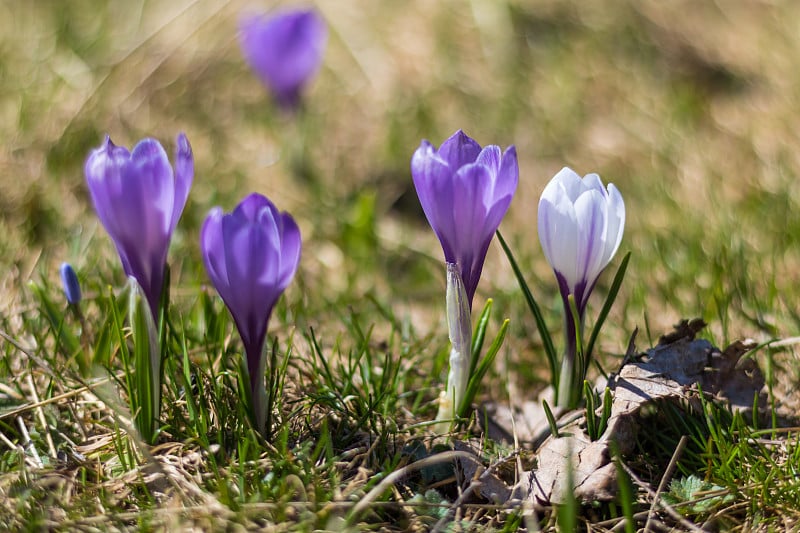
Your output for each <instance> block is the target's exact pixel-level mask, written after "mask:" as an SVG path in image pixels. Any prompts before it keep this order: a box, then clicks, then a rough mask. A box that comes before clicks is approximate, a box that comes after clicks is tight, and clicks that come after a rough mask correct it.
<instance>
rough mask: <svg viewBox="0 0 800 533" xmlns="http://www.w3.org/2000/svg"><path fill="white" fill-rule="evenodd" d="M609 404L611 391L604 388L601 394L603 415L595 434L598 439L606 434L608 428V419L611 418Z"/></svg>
mask: <svg viewBox="0 0 800 533" xmlns="http://www.w3.org/2000/svg"><path fill="white" fill-rule="evenodd" d="M611 402H612V400H611V389H609V388H608V387H606V390H605V392H603V415H602V416H601V418H600V427H599V428H598V432H597V438H598V439H599V438H600V437H601V436H602V435H603V433H605V432H606V428H607V427H608V419H609V418H611Z"/></svg>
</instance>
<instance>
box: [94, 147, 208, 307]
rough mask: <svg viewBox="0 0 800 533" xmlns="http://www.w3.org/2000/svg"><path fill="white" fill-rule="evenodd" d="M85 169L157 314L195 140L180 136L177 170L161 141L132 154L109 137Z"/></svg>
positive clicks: (129, 269)
mask: <svg viewBox="0 0 800 533" xmlns="http://www.w3.org/2000/svg"><path fill="white" fill-rule="evenodd" d="M85 173H86V182H87V184H88V185H89V193H90V195H91V197H92V202H93V203H94V208H95V211H96V212H97V216H98V217H99V218H100V222H101V223H102V224H103V226H104V227H105V228H106V231H107V232H108V234H109V235H110V236H111V239H112V240H113V241H114V244H115V245H116V247H117V252H118V253H119V257H120V260H121V261H122V267H123V268H124V269H125V273H126V274H127V275H128V276H132V277H134V278H136V280H137V281H138V283H139V285H140V286H141V287H142V290H143V292H144V294H145V296H146V297H147V302H148V304H149V306H150V310H151V311H152V313H153V316H154V317H156V316H157V311H158V302H159V300H160V297H161V291H162V289H163V283H164V269H165V267H166V262H167V250H168V248H169V243H170V240H171V238H172V232H173V231H174V230H175V226H176V225H177V224H178V220H179V219H180V217H181V213H183V208H184V206H185V205H186V199H187V198H188V196H189V189H190V187H191V185H192V179H193V178H194V158H193V156H192V148H191V146H189V141H188V140H187V139H186V136H185V135H184V134H182V133H181V134H180V135H178V139H177V149H176V153H175V168H174V169H173V168H172V167H171V166H170V164H169V159H168V158H167V153H166V152H165V151H164V148H162V147H161V144H159V142H158V141H156V140H155V139H143V140H141V141H139V143H138V144H137V145H136V146H135V147H134V148H133V151H132V152H129V151H128V149H127V148H125V147H123V146H116V145H114V143H112V142H111V139H110V138H109V137H108V136H106V139H105V142H103V144H102V145H101V146H100V147H99V148H97V149H95V150H93V151H92V153H91V154H90V155H89V158H88V159H87V161H86V166H85Z"/></svg>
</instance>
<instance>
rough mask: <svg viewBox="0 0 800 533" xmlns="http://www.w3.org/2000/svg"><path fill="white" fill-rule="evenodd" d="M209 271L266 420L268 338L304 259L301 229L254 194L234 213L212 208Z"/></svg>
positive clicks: (204, 236)
mask: <svg viewBox="0 0 800 533" xmlns="http://www.w3.org/2000/svg"><path fill="white" fill-rule="evenodd" d="M200 250H201V252H202V255H203V261H204V263H205V267H206V271H207V272H208V276H209V278H211V282H212V283H213V284H214V287H215V288H216V289H217V292H219V294H220V296H221V297H222V299H223V301H224V302H225V305H227V306H228V309H229V310H230V312H231V315H232V316H233V320H234V322H235V323H236V327H237V329H238V330H239V335H240V336H241V338H242V343H243V344H244V350H245V354H246V357H247V371H248V376H249V378H250V393H251V396H250V397H251V401H252V403H253V406H252V407H253V414H254V415H255V421H256V423H257V424H258V426H259V428H260V429H264V428H263V427H262V426H263V424H264V420H265V419H266V412H265V408H266V406H265V404H264V397H265V389H264V372H265V365H266V358H265V353H264V341H265V338H266V334H267V322H268V321H269V317H270V315H271V314H272V308H273V307H274V306H275V303H276V302H277V301H278V298H279V297H280V295H281V294H282V293H283V291H284V289H286V286H287V285H288V284H289V282H290V281H291V280H292V278H293V277H294V274H295V272H296V271H297V265H298V263H299V262H300V230H299V229H298V227H297V224H295V221H294V219H293V218H292V217H291V215H289V214H288V213H282V212H280V211H278V209H277V208H276V207H275V205H273V203H272V202H270V201H269V200H268V199H267V198H265V197H264V196H262V195H260V194H255V193H254V194H251V195H249V196H247V197H246V198H244V199H243V200H242V201H241V203H240V204H239V205H238V206H237V207H236V209H235V210H234V211H233V212H232V213H228V214H224V213H223V212H222V209H220V208H219V207H215V208H214V209H212V210H211V212H210V213H209V215H208V217H207V218H206V220H205V222H204V223H203V228H202V229H201V231H200Z"/></svg>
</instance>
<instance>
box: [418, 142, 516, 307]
mask: <svg viewBox="0 0 800 533" xmlns="http://www.w3.org/2000/svg"><path fill="white" fill-rule="evenodd" d="M411 176H412V177H413V178H414V186H415V187H416V189H417V195H418V196H419V201H420V203H421V204H422V210H423V211H424V212H425V216H426V217H427V218H428V222H429V223H430V225H431V227H432V228H433V231H434V232H435V233H436V236H437V237H438V238H439V242H441V244H442V249H443V250H444V257H445V261H447V262H448V263H455V264H457V265H458V268H459V270H460V272H461V279H462V280H463V282H464V287H465V289H466V292H467V297H468V301H469V306H470V308H471V307H472V299H473V297H474V296H475V289H476V288H477V287H478V281H479V280H480V277H481V271H482V270H483V262H484V260H485V259H486V252H487V250H488V249H489V243H490V242H491V240H492V237H493V236H494V233H495V231H496V230H497V227H498V226H499V225H500V221H501V220H502V219H503V216H504V215H505V214H506V211H507V210H508V206H509V205H510V204H511V198H512V197H513V196H514V192H515V191H516V189H517V181H518V179H519V167H518V166H517V152H516V149H515V148H514V147H513V146H509V147H508V148H507V149H506V151H505V152H504V153H501V151H500V147H498V146H495V145H491V146H487V147H485V148H483V149H481V147H480V145H479V144H478V143H477V142H475V141H474V140H472V139H470V138H469V137H468V136H467V135H466V134H465V133H464V132H463V131H461V130H458V131H457V132H455V133H454V134H453V135H452V136H451V137H450V138H449V139H447V140H446V141H444V142H443V143H442V146H440V147H439V149H438V150H437V149H436V148H434V146H433V145H432V144H431V143H429V142H428V141H422V144H420V146H419V148H417V151H416V152H414V156H413V157H412V159H411Z"/></svg>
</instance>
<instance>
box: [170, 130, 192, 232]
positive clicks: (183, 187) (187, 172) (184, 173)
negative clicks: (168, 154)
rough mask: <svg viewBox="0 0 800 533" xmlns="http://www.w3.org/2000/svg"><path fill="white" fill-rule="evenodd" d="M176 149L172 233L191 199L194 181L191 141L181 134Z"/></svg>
mask: <svg viewBox="0 0 800 533" xmlns="http://www.w3.org/2000/svg"><path fill="white" fill-rule="evenodd" d="M176 145H177V146H176V149H175V193H174V198H173V204H172V219H171V221H170V233H171V232H173V231H174V230H175V227H176V226H177V225H178V220H180V218H181V214H183V208H184V207H186V200H187V199H188V198H189V189H191V188H192V181H193V180H194V156H193V155H192V146H191V145H190V144H189V139H187V138H186V135H185V134H183V133H181V134H179V135H178V139H177V142H176Z"/></svg>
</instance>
